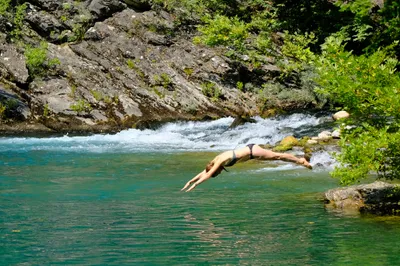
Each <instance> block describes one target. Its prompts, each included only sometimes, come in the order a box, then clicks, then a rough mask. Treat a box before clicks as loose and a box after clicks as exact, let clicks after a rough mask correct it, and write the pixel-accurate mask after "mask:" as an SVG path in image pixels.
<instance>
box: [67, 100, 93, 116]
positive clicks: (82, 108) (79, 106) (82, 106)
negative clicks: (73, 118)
mask: <svg viewBox="0 0 400 266" xmlns="http://www.w3.org/2000/svg"><path fill="white" fill-rule="evenodd" d="M70 108H71V110H72V111H75V112H77V113H82V112H90V111H91V110H92V106H91V105H90V103H88V102H87V101H85V100H84V99H80V100H79V101H78V102H77V103H75V104H71V106H70Z"/></svg>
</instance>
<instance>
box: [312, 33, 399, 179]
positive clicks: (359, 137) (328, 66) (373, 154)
mask: <svg viewBox="0 0 400 266" xmlns="http://www.w3.org/2000/svg"><path fill="white" fill-rule="evenodd" d="M344 40H345V38H344V36H341V35H336V36H331V37H330V38H328V39H327V41H326V43H325V44H324V45H323V47H322V48H323V54H322V57H321V58H320V59H319V60H318V61H317V64H316V70H317V72H318V75H319V76H318V77H317V78H316V81H317V83H318V84H319V86H320V88H319V92H321V93H324V94H325V95H326V96H327V97H328V98H329V99H330V101H331V102H332V103H334V104H335V105H339V106H342V107H343V108H344V109H345V110H347V111H349V112H350V114H351V117H350V119H348V120H345V121H344V122H345V123H347V124H351V125H353V126H357V128H356V129H353V130H347V131H344V132H343V134H342V136H343V139H342V141H341V142H340V146H341V148H342V153H340V154H337V155H336V158H337V159H338V161H339V163H340V166H339V167H337V168H336V169H335V171H334V172H333V173H332V175H333V176H334V177H338V178H340V180H341V182H342V183H343V184H350V183H353V182H356V181H358V180H360V179H362V178H365V177H366V176H367V175H368V174H369V173H378V175H379V176H382V177H386V178H400V171H399V166H398V161H399V159H398V158H399V156H400V152H399V148H398V146H399V145H400V133H399V128H400V112H399V110H400V97H399V93H400V89H399V88H400V75H399V73H397V72H396V66H397V64H398V62H397V60H396V59H393V58H391V57H389V56H388V54H387V52H386V50H385V49H382V50H378V51H377V52H375V53H373V54H371V55H369V56H368V55H361V56H356V55H353V54H352V52H347V51H345V49H344V47H345V42H344ZM344 122H342V121H341V123H344Z"/></svg>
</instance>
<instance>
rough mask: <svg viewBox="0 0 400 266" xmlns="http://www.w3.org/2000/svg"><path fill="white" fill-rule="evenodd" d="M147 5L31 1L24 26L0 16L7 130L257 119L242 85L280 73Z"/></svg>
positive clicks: (0, 88)
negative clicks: (228, 51) (200, 40)
mask: <svg viewBox="0 0 400 266" xmlns="http://www.w3.org/2000/svg"><path fill="white" fill-rule="evenodd" d="M142 2H143V1H115V0H92V1H79V2H78V1H52V0H35V1H33V0H32V1H28V3H27V4H26V6H25V8H24V12H25V14H24V19H23V21H22V24H21V25H17V24H16V22H15V21H14V22H13V23H10V22H9V20H8V19H7V17H5V16H1V17H0V28H1V32H2V33H0V75H1V83H0V102H1V103H2V105H1V106H2V107H3V113H2V116H3V121H2V123H1V127H0V128H1V130H2V131H3V132H4V131H10V132H13V131H18V130H27V129H31V130H34V129H35V128H36V129H37V130H50V131H51V130H53V131H57V132H65V131H90V132H100V131H103V132H105V131H107V132H109V131H117V130H120V129H123V128H129V127H149V126H150V125H152V124H153V123H154V122H157V121H160V122H163V121H169V120H177V119H191V120H192V119H204V118H210V117H211V118H214V117H222V116H236V115H239V114H240V115H243V114H246V115H255V114H260V109H259V108H258V107H257V102H256V100H255V99H256V97H254V95H253V94H252V92H243V90H240V89H238V88H237V86H236V83H237V81H239V80H240V81H244V82H252V81H253V82H254V83H256V82H257V81H256V80H262V81H267V80H269V79H271V78H272V77H274V75H277V74H279V69H278V68H276V67H274V66H273V65H271V66H266V67H264V68H263V69H265V71H264V72H263V73H261V74H260V73H257V75H258V76H257V77H256V75H255V74H254V73H252V71H251V70H249V69H247V68H246V67H244V66H243V65H241V64H240V63H238V62H232V61H231V60H230V59H228V58H227V57H225V56H224V55H223V54H224V53H223V51H222V50H219V49H211V48H207V47H202V46H196V45H194V44H193V42H192V40H191V33H190V32H184V31H183V30H182V29H181V28H179V27H176V25H175V23H174V22H175V18H174V17H173V16H172V15H171V14H169V13H166V12H165V11H162V10H152V9H151V6H150V5H149V4H148V3H142ZM18 27H19V28H18ZM16 29H17V30H18V31H16ZM16 36H17V37H16ZM35 49H36V50H35ZM42 51H45V57H44V59H43V58H42V61H41V63H40V64H36V65H35V60H38V58H39V57H40V53H41V52H42ZM35 66H36V67H35ZM38 66H39V67H38ZM256 85H257V84H256ZM0 111H1V110H0ZM16 121H20V122H21V123H20V124H16V123H15V122H16ZM11 122H12V123H11ZM10 123H11V124H10ZM32 124H35V125H39V126H38V127H35V126H32Z"/></svg>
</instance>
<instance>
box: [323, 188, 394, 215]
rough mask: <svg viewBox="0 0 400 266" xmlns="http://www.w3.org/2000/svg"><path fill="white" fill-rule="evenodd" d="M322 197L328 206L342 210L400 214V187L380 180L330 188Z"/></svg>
mask: <svg viewBox="0 0 400 266" xmlns="http://www.w3.org/2000/svg"><path fill="white" fill-rule="evenodd" d="M324 199H325V203H326V206H327V207H328V208H335V209H337V210H341V211H344V212H346V211H358V212H360V213H372V214H377V215H399V214H400V187H399V186H398V185H394V184H390V183H386V182H382V181H375V182H373V183H371V184H363V185H354V186H350V187H345V188H336V189H331V190H329V191H327V192H325V197H324Z"/></svg>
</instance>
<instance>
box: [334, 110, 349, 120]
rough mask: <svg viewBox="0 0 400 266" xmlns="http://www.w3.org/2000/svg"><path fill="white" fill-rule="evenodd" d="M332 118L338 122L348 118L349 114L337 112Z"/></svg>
mask: <svg viewBox="0 0 400 266" xmlns="http://www.w3.org/2000/svg"><path fill="white" fill-rule="evenodd" d="M332 117H333V119H334V120H339V119H345V118H349V117H350V114H349V113H348V112H346V111H339V112H337V113H335V114H334V115H333V116H332Z"/></svg>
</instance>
